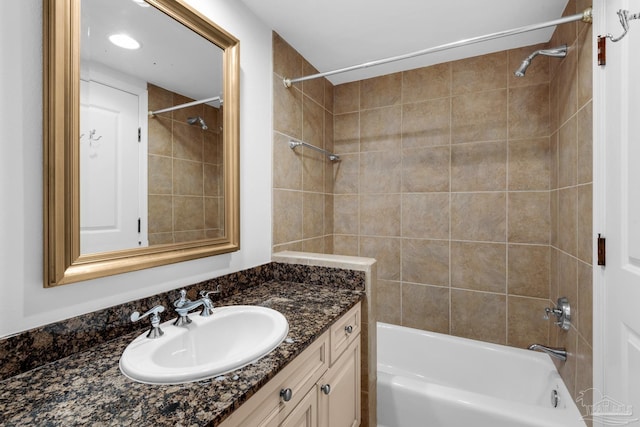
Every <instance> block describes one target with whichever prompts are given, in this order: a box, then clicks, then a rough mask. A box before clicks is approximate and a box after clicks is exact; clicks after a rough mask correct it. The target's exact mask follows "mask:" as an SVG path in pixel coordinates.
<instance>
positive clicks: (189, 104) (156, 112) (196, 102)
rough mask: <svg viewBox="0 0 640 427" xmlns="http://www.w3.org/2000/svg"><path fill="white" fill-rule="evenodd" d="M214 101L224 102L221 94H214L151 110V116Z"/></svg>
mask: <svg viewBox="0 0 640 427" xmlns="http://www.w3.org/2000/svg"><path fill="white" fill-rule="evenodd" d="M213 101H220V104H222V98H220V97H219V96H214V97H213V98H207V99H201V100H199V101H191V102H187V103H184V104H180V105H175V106H173V107H168V108H163V109H162V110H156V111H149V117H153V116H155V115H156V114H160V113H167V112H169V111H173V110H179V109H181V108H187V107H193V106H194V105H200V104H205V103H207V102H213Z"/></svg>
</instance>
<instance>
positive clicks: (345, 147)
mask: <svg viewBox="0 0 640 427" xmlns="http://www.w3.org/2000/svg"><path fill="white" fill-rule="evenodd" d="M333 122H334V129H333V131H334V134H335V136H334V139H333V149H334V150H335V151H336V153H338V154H346V153H357V152H359V151H360V113H347V114H339V115H336V116H334V118H333Z"/></svg>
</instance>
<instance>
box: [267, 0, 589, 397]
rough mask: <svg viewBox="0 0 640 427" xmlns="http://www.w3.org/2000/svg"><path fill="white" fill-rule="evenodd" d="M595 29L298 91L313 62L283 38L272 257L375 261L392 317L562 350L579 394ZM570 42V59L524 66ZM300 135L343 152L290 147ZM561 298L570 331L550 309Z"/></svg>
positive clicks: (585, 381) (585, 334)
mask: <svg viewBox="0 0 640 427" xmlns="http://www.w3.org/2000/svg"><path fill="white" fill-rule="evenodd" d="M582 3H584V2H581V1H580V2H576V1H574V0H571V1H570V2H569V4H568V6H567V9H566V10H565V15H568V14H575V13H576V10H583V9H584V8H585V7H586V6H588V5H586V4H582ZM591 35H592V34H591V26H590V25H586V24H582V23H580V24H577V23H572V24H567V25H563V26H560V28H559V29H558V30H557V31H556V33H555V34H554V36H553V38H552V40H551V41H550V42H549V44H548V45H537V46H529V47H526V48H521V49H514V50H510V51H504V52H497V53H493V54H488V55H483V56H479V57H474V58H469V59H464V60H460V61H455V62H450V63H444V64H438V65H434V66H430V67H425V68H420V69H415V70H410V71H406V72H400V73H395V74H390V75H386V76H381V77H377V78H372V79H367V80H362V81H357V82H352V83H347V84H342V85H338V86H335V87H333V86H332V85H331V84H330V83H329V82H328V81H327V80H325V79H320V80H312V81H310V82H304V83H302V84H296V85H294V87H292V88H291V89H285V88H284V86H283V85H282V82H281V78H282V77H296V76H300V75H306V74H310V73H313V72H314V69H313V67H312V66H311V65H309V64H308V63H307V61H305V59H304V58H302V57H301V56H300V55H299V54H298V53H297V52H295V50H293V49H292V48H291V47H290V46H289V45H287V44H286V42H285V41H284V40H282V39H281V38H280V37H279V36H278V35H277V34H274V44H273V49H274V83H273V84H274V181H273V182H274V190H273V191H274V195H273V196H274V207H273V209H274V212H273V214H274V216H273V218H274V220H273V221H274V224H273V231H274V251H279V250H284V249H288V250H305V251H311V252H323V251H324V252H326V253H335V254H342V255H359V256H367V257H372V258H376V259H377V260H378V282H377V292H378V307H377V312H378V320H381V321H385V322H389V323H394V324H401V325H406V326H410V327H417V328H422V329H428V330H432V331H437V332H443V333H448V334H452V335H457V336H463V337H468V338H474V339H479V340H484V341H490V342H496V343H501V344H507V345H512V346H515V347H525V346H528V345H529V344H532V343H534V342H537V343H542V344H549V345H555V344H558V345H564V346H566V347H567V348H568V350H569V351H570V359H569V361H568V362H567V363H566V364H564V365H563V366H562V367H561V368H560V372H561V374H562V375H563V377H564V379H565V381H566V383H567V386H568V388H569V390H570V391H571V392H572V393H573V394H574V396H577V393H578V392H579V391H581V390H586V389H587V388H589V387H591V383H592V378H591V366H592V362H591V355H592V337H591V317H592V308H591V305H592V304H591V283H592V281H591V272H592V268H591V238H592V236H591V216H592V207H591V191H592V189H591V181H592V179H591V169H592V166H591V163H592V154H591V141H592V137H591V134H592V130H591V129H592V125H591V120H592V119H591V117H592V115H591V97H592V95H591V94H592V85H591V75H592V72H591V67H592V58H591V56H592V55H591V45H590V40H591ZM563 43H566V44H567V45H568V46H569V53H568V56H567V57H566V58H565V59H556V58H551V59H550V58H548V57H543V56H538V57H536V58H535V59H534V60H533V62H532V65H531V66H530V67H529V69H528V70H527V73H526V77H524V78H516V77H515V76H514V75H513V71H514V70H515V69H516V68H517V67H518V66H519V65H520V63H521V61H522V60H523V59H524V58H525V57H526V56H528V55H529V54H530V53H531V52H533V51H534V50H537V49H541V48H543V47H549V46H556V45H559V44H563ZM323 95H324V96H323ZM332 102H333V103H332ZM331 119H333V123H330V121H331ZM331 132H333V133H332V134H331ZM289 136H293V137H296V138H304V139H305V140H306V141H307V142H310V143H313V144H316V145H318V146H321V147H322V146H324V147H325V148H327V149H328V150H332V151H334V152H335V153H336V154H339V155H340V157H341V161H340V162H338V163H335V164H331V163H330V162H329V161H327V160H325V159H323V158H322V157H321V156H316V154H315V153H308V152H307V151H305V152H303V154H302V155H301V154H296V153H292V152H291V150H290V149H289V148H288V146H287V145H286V142H287V141H288V137H289ZM323 144H324V145H323ZM321 177H322V178H321ZM323 200H324V203H323ZM558 296H567V297H569V299H570V301H571V304H572V308H573V310H574V315H575V317H574V324H573V326H572V328H571V330H569V331H568V332H565V331H560V330H559V329H558V328H556V327H550V325H551V321H547V320H544V319H543V318H542V316H543V314H544V311H543V310H544V308H545V307H548V306H549V305H550V304H551V303H552V302H554V303H555V300H556V299H557V297H558Z"/></svg>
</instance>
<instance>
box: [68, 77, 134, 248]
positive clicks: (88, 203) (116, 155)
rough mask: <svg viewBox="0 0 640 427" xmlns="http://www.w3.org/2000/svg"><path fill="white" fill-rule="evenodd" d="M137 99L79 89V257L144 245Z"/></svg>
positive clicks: (94, 87) (93, 87) (93, 86)
mask: <svg viewBox="0 0 640 427" xmlns="http://www.w3.org/2000/svg"><path fill="white" fill-rule="evenodd" d="M138 117H139V115H138V96H137V95H134V94H131V93H129V92H125V91H122V90H118V89H114V88H113V87H110V86H106V85H103V84H100V83H96V82H93V81H91V82H87V81H81V87H80V118H81V119H80V135H81V138H80V252H81V253H82V254H88V253H97V252H105V251H112V250H118V249H129V248H135V247H138V246H139V245H140V237H139V222H138V221H139V218H140V214H139V204H138V200H139V197H140V182H139V175H140V171H139V164H140V154H139V153H140V147H139V145H140V144H139V143H138V127H139V122H138Z"/></svg>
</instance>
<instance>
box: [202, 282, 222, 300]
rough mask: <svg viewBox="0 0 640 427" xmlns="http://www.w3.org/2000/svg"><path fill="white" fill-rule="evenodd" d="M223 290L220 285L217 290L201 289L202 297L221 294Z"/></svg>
mask: <svg viewBox="0 0 640 427" xmlns="http://www.w3.org/2000/svg"><path fill="white" fill-rule="evenodd" d="M221 292H222V291H221V290H220V285H218V286H216V290H215V291H200V296H201V297H202V298H209V295H211V294H214V295H217V294H220V293H221Z"/></svg>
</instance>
